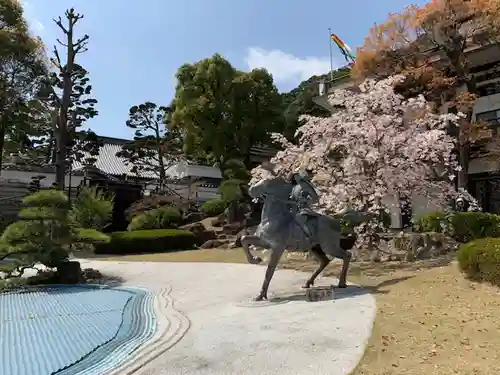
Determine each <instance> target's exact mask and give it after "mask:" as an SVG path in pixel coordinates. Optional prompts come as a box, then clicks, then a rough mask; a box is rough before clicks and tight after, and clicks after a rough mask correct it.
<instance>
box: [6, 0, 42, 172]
mask: <svg viewBox="0 0 500 375" xmlns="http://www.w3.org/2000/svg"><path fill="white" fill-rule="evenodd" d="M46 73H47V65H46V59H45V56H44V49H43V44H42V42H41V41H40V39H39V38H35V37H33V36H31V35H30V33H29V31H28V26H27V23H26V20H25V18H24V14H23V8H22V5H21V3H20V2H19V1H17V0H0V150H1V151H2V152H1V153H0V168H1V164H2V160H3V159H2V155H3V151H4V149H5V146H6V144H14V146H13V147H12V148H15V147H16V146H19V145H22V144H23V143H25V142H26V140H27V137H28V134H29V130H30V126H29V121H28V120H29V116H28V114H29V106H28V105H27V102H28V101H30V100H31V99H33V98H34V97H35V96H36V94H37V93H38V90H39V89H40V87H41V85H42V84H43V82H44V80H45V78H46ZM17 151H18V150H17Z"/></svg>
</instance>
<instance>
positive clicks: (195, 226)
mask: <svg viewBox="0 0 500 375" xmlns="http://www.w3.org/2000/svg"><path fill="white" fill-rule="evenodd" d="M178 229H180V230H187V231H188V232H191V233H193V234H198V233H202V232H204V231H205V226H204V225H203V224H202V223H200V222H199V221H198V222H196V223H190V224H185V225H181V226H180V227H179V228H178Z"/></svg>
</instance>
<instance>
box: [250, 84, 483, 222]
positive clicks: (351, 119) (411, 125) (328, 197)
mask: <svg viewBox="0 0 500 375" xmlns="http://www.w3.org/2000/svg"><path fill="white" fill-rule="evenodd" d="M401 79H403V77H401V76H394V77H391V78H388V79H385V80H381V81H374V80H366V81H365V82H363V83H362V84H361V85H360V86H359V87H360V90H361V92H359V93H355V92H353V91H347V90H339V91H336V92H335V93H334V94H333V95H332V96H331V97H329V102H330V104H332V105H340V106H342V107H343V108H344V109H342V110H339V111H337V112H336V113H333V114H332V115H331V116H330V117H328V118H316V117H311V116H304V119H305V123H304V125H303V126H301V127H300V128H299V129H298V130H297V133H296V137H297V140H298V141H297V144H292V143H291V142H289V141H287V140H286V139H285V137H283V136H282V135H280V134H273V135H272V136H273V139H274V140H275V141H276V142H277V143H279V144H281V146H282V147H283V149H282V150H281V151H279V152H278V153H277V155H276V156H275V157H274V158H273V159H272V160H271V162H273V163H274V164H276V171H277V172H278V173H280V174H287V173H289V172H290V171H293V170H295V169H297V168H299V167H301V168H308V169H311V170H312V171H313V182H314V183H315V185H316V187H317V189H318V191H319V193H320V195H321V200H320V204H319V207H318V209H319V210H322V211H323V212H327V213H332V212H337V211H338V210H340V209H342V208H345V207H346V206H349V207H351V208H355V209H362V210H367V211H372V212H375V211H377V210H379V209H380V208H381V205H382V202H383V201H384V197H387V196H406V197H411V196H414V195H415V194H418V195H420V196H425V197H426V198H427V199H431V200H432V201H433V202H436V203H438V204H441V205H443V206H445V205H446V204H447V203H449V201H450V199H453V198H456V197H457V196H458V195H462V196H464V197H465V198H466V199H468V200H469V202H471V206H472V207H476V206H475V200H474V199H473V198H472V197H471V196H470V195H469V194H468V193H467V192H464V191H456V189H455V187H454V184H453V177H454V173H455V172H456V171H457V168H458V163H457V161H456V160H455V156H454V153H453V149H454V147H455V139H454V138H453V137H452V136H450V135H449V134H448V131H447V129H449V127H450V126H455V125H456V123H457V120H458V119H459V116H457V115H453V114H444V115H439V114H435V113H433V112H432V111H431V109H430V106H429V105H428V103H427V102H426V101H425V99H424V97H423V96H419V97H417V98H412V99H405V98H403V97H402V96H400V95H398V94H397V93H395V92H394V90H393V86H394V84H395V83H396V82H397V81H400V80H401ZM262 173H263V170H262V169H261V168H260V167H258V168H256V169H254V170H253V171H252V174H253V177H254V180H255V179H259V178H261V176H262ZM438 175H440V176H439V178H438ZM393 201H394V200H393ZM396 201H397V200H396ZM384 208H385V209H389V208H390V207H387V206H385V207H384Z"/></svg>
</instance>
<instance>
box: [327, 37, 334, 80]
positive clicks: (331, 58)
mask: <svg viewBox="0 0 500 375" xmlns="http://www.w3.org/2000/svg"><path fill="white" fill-rule="evenodd" d="M328 40H330V80H331V81H333V52H332V29H330V28H328Z"/></svg>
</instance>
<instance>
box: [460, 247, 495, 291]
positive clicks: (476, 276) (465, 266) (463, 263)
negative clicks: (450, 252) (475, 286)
mask: <svg viewBox="0 0 500 375" xmlns="http://www.w3.org/2000/svg"><path fill="white" fill-rule="evenodd" d="M458 264H459V267H460V270H461V271H462V272H463V273H464V274H465V275H466V276H467V277H468V278H470V279H472V280H476V281H486V282H490V283H492V284H494V285H497V286H500V238H482V239H478V240H475V241H471V242H469V243H466V244H463V245H461V246H460V249H459V250H458Z"/></svg>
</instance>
